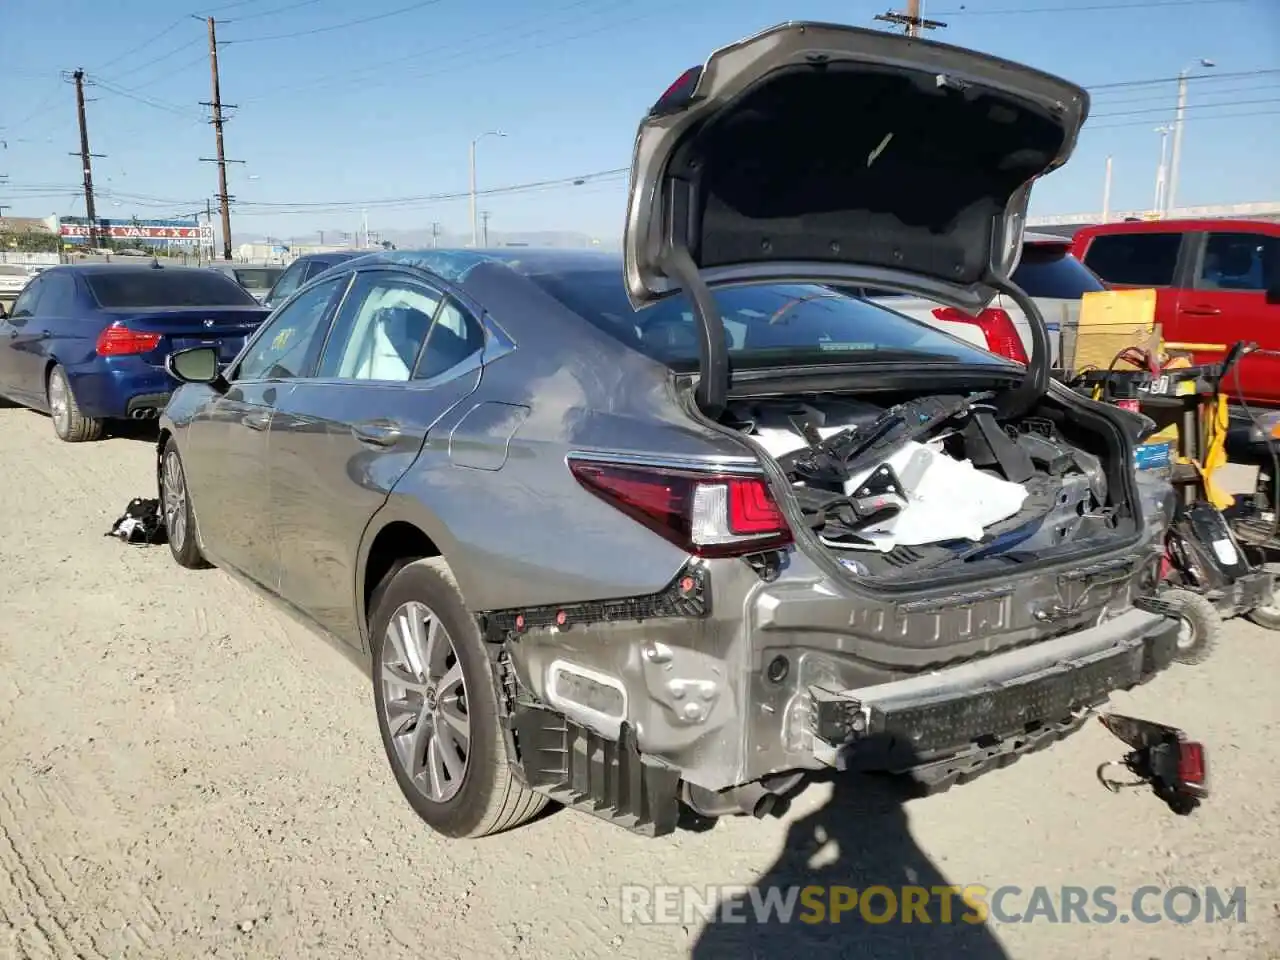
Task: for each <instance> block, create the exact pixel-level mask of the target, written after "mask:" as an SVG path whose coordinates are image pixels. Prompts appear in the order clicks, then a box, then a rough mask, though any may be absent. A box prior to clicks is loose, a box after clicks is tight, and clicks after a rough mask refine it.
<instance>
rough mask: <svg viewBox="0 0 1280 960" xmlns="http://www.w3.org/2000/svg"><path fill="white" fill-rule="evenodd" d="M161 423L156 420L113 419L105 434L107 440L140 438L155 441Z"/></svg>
mask: <svg viewBox="0 0 1280 960" xmlns="http://www.w3.org/2000/svg"><path fill="white" fill-rule="evenodd" d="M159 436H160V425H159V423H158V422H157V421H155V420H112V421H111V422H110V423H109V424H108V425H107V428H106V430H105V432H104V434H103V439H105V440H140V441H141V442H143V443H155V442H156V439H157V438H158V437H159Z"/></svg>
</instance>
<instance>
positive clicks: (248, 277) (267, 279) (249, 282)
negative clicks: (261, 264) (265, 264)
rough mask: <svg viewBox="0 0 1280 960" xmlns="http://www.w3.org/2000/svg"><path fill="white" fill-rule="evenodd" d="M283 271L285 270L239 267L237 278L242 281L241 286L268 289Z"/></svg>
mask: <svg viewBox="0 0 1280 960" xmlns="http://www.w3.org/2000/svg"><path fill="white" fill-rule="evenodd" d="M283 272H284V271H283V270H271V269H266V268H261V269H259V268H250V269H237V270H236V279H237V280H239V281H240V284H241V286H243V287H247V288H248V289H250V290H268V289H270V287H271V285H272V284H273V283H275V282H276V280H278V279H279V277H280V274H282V273H283Z"/></svg>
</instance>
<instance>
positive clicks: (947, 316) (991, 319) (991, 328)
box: [933, 307, 1029, 363]
mask: <svg viewBox="0 0 1280 960" xmlns="http://www.w3.org/2000/svg"><path fill="white" fill-rule="evenodd" d="M933 315H934V316H935V317H937V318H938V319H939V320H944V321H946V322H947V323H967V324H969V325H970V326H974V327H977V328H978V329H979V330H981V331H982V336H983V337H984V338H985V339H986V341H987V349H988V350H990V351H991V352H992V353H996V354H999V355H1000V356H1002V357H1008V358H1009V359H1010V360H1014V361H1016V362H1018V363H1028V362H1029V358H1028V357H1027V348H1026V347H1024V346H1023V345H1022V337H1021V335H1020V334H1019V333H1018V327H1017V325H1016V324H1015V323H1014V322H1013V317H1011V316H1009V314H1008V313H1007V312H1006V311H1004V310H1001V309H1000V308H999V307H990V308H988V309H986V310H983V311H982V312H981V313H979V314H978V315H977V316H974V315H973V314H971V313H965V312H964V311H963V310H956V309H955V308H954V307H938V308H937V309H936V310H934V311H933Z"/></svg>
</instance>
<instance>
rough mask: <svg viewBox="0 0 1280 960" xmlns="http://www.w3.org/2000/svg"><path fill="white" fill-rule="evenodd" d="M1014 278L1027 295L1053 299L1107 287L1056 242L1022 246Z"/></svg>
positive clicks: (1079, 296)
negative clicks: (1020, 257) (1020, 258)
mask: <svg viewBox="0 0 1280 960" xmlns="http://www.w3.org/2000/svg"><path fill="white" fill-rule="evenodd" d="M1012 279H1013V282H1014V283H1016V284H1017V285H1018V286H1019V287H1021V288H1022V289H1023V291H1025V293H1026V294H1027V296H1029V297H1037V298H1039V297H1044V298H1046V299H1052V300H1079V299H1080V298H1081V297H1082V296H1084V295H1085V294H1086V293H1096V292H1098V291H1099V290H1105V289H1106V287H1105V286H1104V285H1103V284H1102V282H1101V281H1100V280H1099V279H1098V278H1097V277H1095V276H1094V275H1093V273H1092V272H1090V271H1089V269H1088V268H1087V267H1085V265H1084V264H1083V263H1081V262H1080V261H1079V260H1077V259H1076V258H1075V257H1073V256H1071V254H1070V253H1069V252H1068V250H1067V248H1066V247H1063V246H1058V245H1056V244H1036V243H1029V244H1027V245H1026V246H1025V247H1023V248H1022V260H1021V262H1020V263H1019V264H1018V269H1017V270H1015V271H1013V277H1012Z"/></svg>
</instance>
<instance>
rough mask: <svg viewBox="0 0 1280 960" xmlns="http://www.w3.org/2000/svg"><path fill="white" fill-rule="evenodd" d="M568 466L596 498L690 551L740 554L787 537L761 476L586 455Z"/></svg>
mask: <svg viewBox="0 0 1280 960" xmlns="http://www.w3.org/2000/svg"><path fill="white" fill-rule="evenodd" d="M569 469H570V470H571V471H572V472H573V475H574V476H575V477H576V478H577V480H578V482H579V483H581V484H582V485H583V486H584V487H586V488H587V489H588V490H590V491H591V492H592V493H593V494H595V495H596V496H597V497H599V498H600V499H602V500H604V501H605V502H606V503H608V504H610V505H611V506H613V507H615V508H617V509H618V510H619V511H621V512H622V513H625V514H626V515H627V516H629V517H631V518H632V519H633V520H635V521H637V522H638V523H641V524H643V525H644V526H646V527H648V528H649V529H650V530H652V531H654V532H655V533H657V534H659V535H661V536H662V537H664V538H666V539H667V540H668V541H670V542H671V543H673V544H675V545H676V546H678V547H680V549H682V550H686V551H688V552H689V553H692V554H694V555H695V556H700V557H734V556H744V555H746V554H751V553H759V552H760V551H762V550H773V549H777V548H779V547H784V546H787V545H788V544H790V543H791V542H792V538H791V530H790V529H789V528H788V526H787V522H786V519H785V518H784V517H783V515H782V511H781V510H780V509H779V507H778V504H777V502H776V501H775V500H774V498H773V494H772V493H771V492H770V490H769V486H768V483H767V482H766V481H765V480H764V478H763V477H751V476H741V475H734V474H706V473H700V472H697V471H690V470H675V469H668V468H664V467H648V466H643V467H641V466H633V465H631V464H619V463H605V462H598V461H588V460H572V461H570V463H569Z"/></svg>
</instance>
